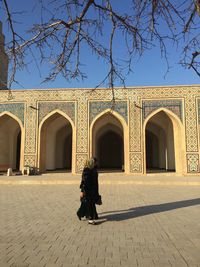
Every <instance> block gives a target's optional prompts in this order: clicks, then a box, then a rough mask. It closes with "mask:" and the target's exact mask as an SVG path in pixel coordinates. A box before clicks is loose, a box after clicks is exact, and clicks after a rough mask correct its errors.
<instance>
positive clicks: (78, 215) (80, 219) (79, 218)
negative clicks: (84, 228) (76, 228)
mask: <svg viewBox="0 0 200 267" xmlns="http://www.w3.org/2000/svg"><path fill="white" fill-rule="evenodd" d="M76 215H77V217H78V218H79V220H80V221H81V217H80V216H79V215H78V212H77V213H76Z"/></svg>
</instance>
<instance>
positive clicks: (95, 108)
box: [89, 101, 128, 124]
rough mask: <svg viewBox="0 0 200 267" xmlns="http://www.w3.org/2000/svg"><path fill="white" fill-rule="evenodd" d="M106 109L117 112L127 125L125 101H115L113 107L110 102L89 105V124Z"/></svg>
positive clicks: (97, 102)
mask: <svg viewBox="0 0 200 267" xmlns="http://www.w3.org/2000/svg"><path fill="white" fill-rule="evenodd" d="M106 109H111V110H114V111H116V112H118V113H119V114H120V115H121V116H122V117H123V118H124V119H125V121H126V122H127V123H128V107H127V101H116V102H115V104H114V105H113V103H112V101H96V102H90V103H89V117H90V124H91V122H92V121H93V119H94V118H95V117H96V116H97V115H98V114H99V113H101V112H103V111H104V110H106Z"/></svg>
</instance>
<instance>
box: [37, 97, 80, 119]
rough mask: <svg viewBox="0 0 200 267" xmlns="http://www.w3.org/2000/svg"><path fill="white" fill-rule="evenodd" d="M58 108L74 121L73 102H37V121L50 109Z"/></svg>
mask: <svg viewBox="0 0 200 267" xmlns="http://www.w3.org/2000/svg"><path fill="white" fill-rule="evenodd" d="M55 109H59V110H61V111H63V112H64V113H65V114H67V115H68V116H69V117H70V118H71V119H72V121H73V122H75V103H74V102H59V101H55V102H51V101H48V102H39V103H38V113H39V123H40V122H41V121H42V119H43V118H44V117H45V116H46V115H48V114H49V113H50V112H51V111H54V110H55Z"/></svg>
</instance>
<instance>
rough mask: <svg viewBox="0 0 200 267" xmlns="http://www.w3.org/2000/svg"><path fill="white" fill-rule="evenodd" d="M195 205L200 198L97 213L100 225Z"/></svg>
mask: <svg viewBox="0 0 200 267" xmlns="http://www.w3.org/2000/svg"><path fill="white" fill-rule="evenodd" d="M195 205H200V198H196V199H188V200H181V201H176V202H169V203H162V204H156V205H149V206H141V207H133V208H130V209H126V210H115V211H107V212H102V213H99V215H100V216H99V217H100V220H102V223H103V222H106V221H124V220H128V219H134V218H137V217H141V216H146V215H150V214H155V213H160V212H166V211H170V210H174V209H180V208H186V207H191V206H195ZM102 215H103V216H102ZM100 223H101V222H100Z"/></svg>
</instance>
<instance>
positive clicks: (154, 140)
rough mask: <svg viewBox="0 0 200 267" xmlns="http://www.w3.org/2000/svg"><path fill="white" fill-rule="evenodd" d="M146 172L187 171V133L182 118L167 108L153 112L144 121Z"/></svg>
mask: <svg viewBox="0 0 200 267" xmlns="http://www.w3.org/2000/svg"><path fill="white" fill-rule="evenodd" d="M144 141H145V145H144V157H145V160H144V164H145V170H146V172H148V171H150V172H159V171H174V172H176V173H185V156H184V155H185V142H184V141H185V134H184V129H183V125H182V123H181V121H180V119H179V118H178V117H177V116H176V115H175V114H174V113H173V112H171V111H169V110H167V109H159V110H157V111H155V112H153V113H152V114H151V115H150V116H149V117H148V118H147V119H146V120H145V122H144Z"/></svg>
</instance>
